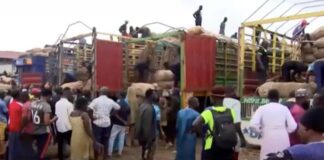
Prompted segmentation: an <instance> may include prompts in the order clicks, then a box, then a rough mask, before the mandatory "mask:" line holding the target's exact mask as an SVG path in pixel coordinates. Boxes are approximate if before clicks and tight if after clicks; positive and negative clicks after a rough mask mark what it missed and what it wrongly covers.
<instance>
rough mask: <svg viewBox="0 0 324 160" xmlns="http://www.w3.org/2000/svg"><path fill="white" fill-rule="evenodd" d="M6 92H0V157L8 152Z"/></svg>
mask: <svg viewBox="0 0 324 160" xmlns="http://www.w3.org/2000/svg"><path fill="white" fill-rule="evenodd" d="M4 97H5V92H4V90H0V155H3V154H4V153H5V152H6V147H5V129H6V127H7V123H8V119H7V115H8V108H7V105H6V103H5V102H4Z"/></svg>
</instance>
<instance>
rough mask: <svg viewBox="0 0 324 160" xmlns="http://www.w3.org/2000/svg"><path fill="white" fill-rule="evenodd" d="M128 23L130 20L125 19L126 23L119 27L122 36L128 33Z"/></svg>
mask: <svg viewBox="0 0 324 160" xmlns="http://www.w3.org/2000/svg"><path fill="white" fill-rule="evenodd" d="M127 24H128V21H125V23H124V24H123V25H121V26H120V27H119V32H120V33H121V34H122V36H126V35H127Z"/></svg>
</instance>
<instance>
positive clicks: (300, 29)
mask: <svg viewBox="0 0 324 160" xmlns="http://www.w3.org/2000/svg"><path fill="white" fill-rule="evenodd" d="M307 25H309V23H308V22H307V21H306V20H302V21H301V23H300V24H298V25H297V27H296V28H295V29H294V31H293V35H292V40H298V39H300V38H301V37H304V35H305V28H306V26H307Z"/></svg>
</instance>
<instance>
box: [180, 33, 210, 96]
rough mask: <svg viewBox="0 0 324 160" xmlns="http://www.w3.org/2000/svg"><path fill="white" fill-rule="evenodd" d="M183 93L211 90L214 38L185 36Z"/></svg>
mask: <svg viewBox="0 0 324 160" xmlns="http://www.w3.org/2000/svg"><path fill="white" fill-rule="evenodd" d="M184 45H185V50H184V52H185V53H184V56H185V57H184V58H185V91H189V92H193V91H208V90H211V89H212V87H213V85H214V80H215V54H216V38H213V37H207V36H191V35H186V38H185V44H184Z"/></svg>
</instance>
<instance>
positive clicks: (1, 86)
mask: <svg viewBox="0 0 324 160" xmlns="http://www.w3.org/2000/svg"><path fill="white" fill-rule="evenodd" d="M10 89H11V85H9V84H4V83H0V90H3V91H8V90H10Z"/></svg>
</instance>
